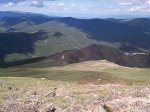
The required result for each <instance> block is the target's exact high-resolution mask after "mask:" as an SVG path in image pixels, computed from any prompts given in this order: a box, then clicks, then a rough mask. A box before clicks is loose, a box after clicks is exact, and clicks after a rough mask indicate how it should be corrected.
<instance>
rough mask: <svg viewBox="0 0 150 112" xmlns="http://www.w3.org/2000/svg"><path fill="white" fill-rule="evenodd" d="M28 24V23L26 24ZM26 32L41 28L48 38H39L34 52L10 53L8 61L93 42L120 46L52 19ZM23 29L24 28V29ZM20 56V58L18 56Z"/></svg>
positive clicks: (49, 53) (75, 47)
mask: <svg viewBox="0 0 150 112" xmlns="http://www.w3.org/2000/svg"><path fill="white" fill-rule="evenodd" d="M22 24H28V23H26V22H25V23H22ZM22 24H21V25H20V24H19V25H17V26H14V27H17V30H18V28H19V29H22V28H20V27H21V26H22ZM25 26H28V25H25ZM24 30H25V32H29V33H31V32H36V31H39V30H44V31H46V32H47V33H46V37H47V38H46V39H43V40H38V41H36V42H35V43H34V46H33V47H34V52H33V53H32V54H29V55H28V54H18V53H14V54H9V55H7V56H6V58H5V60H6V61H8V62H9V61H12V60H20V59H28V58H31V57H40V56H49V55H52V54H55V53H58V52H62V51H65V50H71V49H80V48H83V47H85V46H88V45H91V44H95V43H96V44H103V45H108V46H112V47H118V46H119V43H108V42H102V41H99V42H98V41H96V40H92V39H90V38H88V36H87V34H85V33H83V32H81V31H79V30H78V29H76V28H73V27H69V26H67V25H66V24H63V23H60V22H56V21H52V22H47V23H43V24H39V25H35V26H31V27H30V28H25V29H24ZM22 31H23V29H22ZM58 32H59V33H61V35H59V36H55V33H58ZM18 57H20V58H18Z"/></svg>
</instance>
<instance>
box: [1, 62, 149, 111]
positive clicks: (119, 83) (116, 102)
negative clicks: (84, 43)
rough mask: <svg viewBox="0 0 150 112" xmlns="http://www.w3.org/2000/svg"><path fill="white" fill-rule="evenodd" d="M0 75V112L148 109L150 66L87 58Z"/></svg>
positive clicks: (7, 71) (16, 69)
mask: <svg viewBox="0 0 150 112" xmlns="http://www.w3.org/2000/svg"><path fill="white" fill-rule="evenodd" d="M0 76H1V77H0V112H150V85H149V84H150V69H140V68H127V67H122V66H119V65H116V64H113V63H110V62H107V61H88V62H82V63H78V64H71V65H67V66H64V67H51V68H8V69H1V70H0Z"/></svg>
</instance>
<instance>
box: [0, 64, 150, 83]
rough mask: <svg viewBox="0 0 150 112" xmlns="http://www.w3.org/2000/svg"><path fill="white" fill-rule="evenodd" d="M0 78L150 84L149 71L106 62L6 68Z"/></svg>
mask: <svg viewBox="0 0 150 112" xmlns="http://www.w3.org/2000/svg"><path fill="white" fill-rule="evenodd" d="M89 68H90V69H89ZM0 76H1V77H6V76H9V77H32V78H46V79H49V80H57V81H68V82H72V81H73V82H74V81H75V82H80V83H87V82H95V83H105V82H107V83H125V84H147V83H150V69H139V68H127V67H122V66H118V65H115V64H112V63H110V62H107V61H89V62H83V63H78V64H72V65H68V66H65V67H52V68H8V69H2V70H1V72H0Z"/></svg>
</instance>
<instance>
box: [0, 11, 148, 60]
mask: <svg viewBox="0 0 150 112" xmlns="http://www.w3.org/2000/svg"><path fill="white" fill-rule="evenodd" d="M1 13H3V14H1ZM0 15H1V16H0V40H1V42H0V46H3V47H1V48H0V49H1V52H2V53H1V55H0V58H1V60H0V62H4V61H8V62H13V61H16V60H22V59H31V58H33V57H47V56H49V55H54V54H56V53H60V52H62V51H66V50H75V49H81V48H84V47H86V46H89V45H92V44H100V45H105V46H109V47H114V48H117V49H119V50H122V51H123V52H127V53H150V19H149V18H137V19H114V18H108V19H98V18H97V19H96V18H95V19H77V18H72V17H55V16H45V15H41V14H34V13H19V12H0ZM41 32H42V35H40V36H43V37H44V38H42V39H41V37H39V38H35V37H34V34H35V33H37V34H41ZM22 33H23V36H22ZM58 34H59V35H58ZM16 36H17V37H16ZM11 37H13V38H12V41H11V42H12V44H11V49H7V48H9V47H8V43H11V42H8V40H9V39H10V38H11ZM22 37H23V39H24V40H25V41H21V43H19V45H20V46H18V47H16V45H15V42H17V41H18V40H16V39H19V40H22V39H21V38H22ZM32 38H34V39H35V41H32ZM26 40H29V41H31V42H27V41H26ZM26 42H27V43H26ZM28 43H30V45H29V46H30V49H29V47H27V46H22V45H24V44H28ZM6 49H7V52H6V51H5V50H6ZM20 49H21V51H22V52H20ZM18 51H19V52H18ZM26 51H27V52H26Z"/></svg>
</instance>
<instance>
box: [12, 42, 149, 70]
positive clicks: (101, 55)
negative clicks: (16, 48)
mask: <svg viewBox="0 0 150 112" xmlns="http://www.w3.org/2000/svg"><path fill="white" fill-rule="evenodd" d="M35 60H36V61H35ZM91 60H107V61H109V62H113V63H115V64H118V65H122V66H126V67H140V68H150V54H127V53H124V52H122V51H120V50H118V49H115V48H112V47H108V46H103V45H97V44H93V45H90V46H87V47H85V48H82V49H78V50H68V51H64V52H61V53H57V54H54V55H52V56H49V57H43V58H35V59H30V60H25V61H21V62H16V63H12V65H15V64H16V65H23V67H51V66H63V65H68V64H72V63H79V62H84V61H91Z"/></svg>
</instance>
